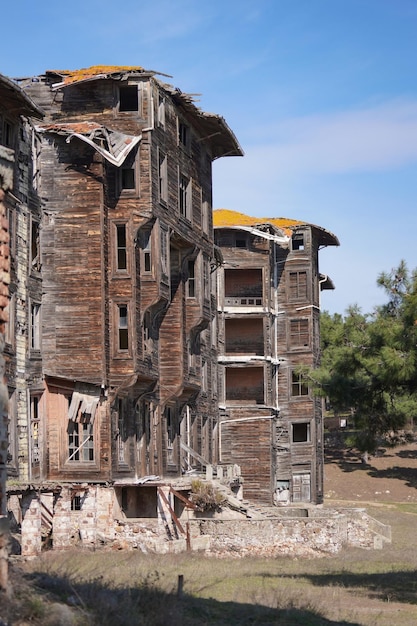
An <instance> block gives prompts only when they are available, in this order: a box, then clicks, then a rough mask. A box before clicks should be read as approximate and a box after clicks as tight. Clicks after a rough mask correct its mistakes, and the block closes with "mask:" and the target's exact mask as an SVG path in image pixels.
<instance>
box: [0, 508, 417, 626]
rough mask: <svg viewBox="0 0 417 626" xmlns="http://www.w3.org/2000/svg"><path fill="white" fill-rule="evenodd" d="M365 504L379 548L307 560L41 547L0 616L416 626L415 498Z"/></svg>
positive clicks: (18, 569) (60, 624)
mask: <svg viewBox="0 0 417 626" xmlns="http://www.w3.org/2000/svg"><path fill="white" fill-rule="evenodd" d="M344 504H346V502H344ZM356 504H357V503H356ZM367 508H368V511H369V513H370V514H371V515H374V516H375V517H377V519H379V520H380V521H382V522H384V523H387V524H390V525H391V527H392V535H393V541H392V544H391V545H388V546H386V547H385V548H384V549H383V550H359V549H348V550H344V551H343V552H341V553H340V554H338V555H336V556H331V557H321V558H317V559H307V560H306V559H300V560H297V559H290V558H284V557H282V558H278V559H248V558H245V559H239V558H236V559H214V558H206V557H204V556H201V555H199V554H193V555H186V554H182V555H170V556H159V555H145V554H141V553H137V552H122V551H120V552H108V551H101V552H99V551H97V552H76V551H71V552H52V551H51V552H46V553H45V554H44V555H43V556H42V557H41V558H39V559H36V560H34V561H29V562H26V563H19V564H12V572H11V573H12V580H13V584H14V596H13V598H12V599H10V598H9V599H6V598H5V597H3V598H1V601H0V618H1V620H3V623H5V624H10V625H13V626H15V625H16V626H17V625H19V626H23V624H42V626H70V625H72V624H73V625H78V626H81V625H87V624H92V625H97V626H98V625H100V626H110V625H112V626H115V625H120V626H131V625H132V626H133V625H135V626H137V625H148V626H157V625H160V626H162V625H164V626H165V625H166V626H177V625H178V626H179V625H184V626H188V625H199V626H200V625H219V626H220V625H224V626H232V625H234V624H236V625H239V626H246V625H255V624H256V625H266V626H267V625H269V624H271V625H272V624H279V625H280V626H294V625H300V626H301V625H302V626H322V625H326V626H329V625H332V624H344V625H350V626H356V625H366V626H413V625H414V624H417V550H416V547H415V537H416V524H417V505H416V504H407V505H403V504H395V503H390V504H387V503H384V504H380V505H373V506H368V507H367ZM179 576H181V577H182V581H183V587H182V593H178V589H179V584H178V583H179ZM0 624H1V621H0Z"/></svg>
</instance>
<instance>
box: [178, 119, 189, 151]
mask: <svg viewBox="0 0 417 626" xmlns="http://www.w3.org/2000/svg"><path fill="white" fill-rule="evenodd" d="M178 140H179V142H180V144H181V145H183V146H185V147H188V144H189V141H190V129H189V128H188V126H187V125H186V124H183V123H182V122H180V123H179V125H178Z"/></svg>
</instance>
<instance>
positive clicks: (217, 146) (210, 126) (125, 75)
mask: <svg viewBox="0 0 417 626" xmlns="http://www.w3.org/2000/svg"><path fill="white" fill-rule="evenodd" d="M156 74H158V75H160V76H168V75H167V74H162V72H157V71H155V70H146V69H144V68H143V67H141V66H139V65H136V66H134V65H132V66H129V65H121V66H118V65H93V66H91V67H87V68H83V69H79V70H47V71H46V72H45V77H46V78H49V79H51V80H53V79H55V78H57V79H59V80H57V82H53V83H52V89H54V90H58V89H64V88H68V87H71V86H72V85H78V84H80V83H85V82H89V81H96V80H108V79H111V80H128V79H129V78H132V77H135V76H136V77H137V76H142V77H145V76H153V77H154V76H155V75H156ZM155 81H156V82H157V83H158V84H159V86H160V87H161V88H162V89H163V90H164V91H165V92H166V93H167V94H168V95H169V96H170V97H171V99H172V101H173V102H174V103H175V105H176V106H178V107H179V108H180V109H182V112H183V114H184V117H185V118H187V119H188V120H189V121H190V124H192V126H193V127H194V128H195V129H196V131H197V132H198V133H199V134H200V136H201V138H202V140H205V141H206V142H207V143H208V144H209V145H210V146H211V151H212V155H213V159H217V158H219V157H224V156H243V150H242V148H241V146H240V144H239V142H238V140H237V138H236V136H235V135H234V133H233V131H232V130H231V129H230V128H229V126H228V124H227V123H226V121H225V119H224V118H223V117H222V116H221V115H217V114H215V113H206V112H204V111H202V110H201V109H200V108H199V107H197V106H196V104H195V94H194V95H191V94H186V93H183V92H182V91H181V90H180V89H178V88H176V87H173V86H172V85H169V84H167V83H165V82H162V81H161V80H158V79H156V78H155Z"/></svg>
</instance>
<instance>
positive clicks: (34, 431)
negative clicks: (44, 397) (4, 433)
mask: <svg viewBox="0 0 417 626" xmlns="http://www.w3.org/2000/svg"><path fill="white" fill-rule="evenodd" d="M30 421H31V442H30V443H31V462H32V466H34V465H39V460H40V449H39V422H40V420H39V397H38V396H31V398H30Z"/></svg>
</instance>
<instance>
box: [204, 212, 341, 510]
mask: <svg viewBox="0 0 417 626" xmlns="http://www.w3.org/2000/svg"><path fill="white" fill-rule="evenodd" d="M214 227H215V242H216V244H217V245H218V246H219V247H220V249H221V252H222V255H223V258H224V264H223V265H222V267H221V268H219V270H218V281H219V284H218V314H219V318H218V324H219V389H220V393H219V395H220V409H221V413H220V420H221V421H220V428H219V430H220V441H219V447H220V460H221V461H222V462H224V463H230V462H235V463H238V464H239V465H240V466H241V468H242V476H243V478H244V493H245V497H247V498H248V499H250V500H257V501H260V502H263V503H266V504H272V502H273V501H275V503H276V504H284V503H288V502H290V501H291V502H313V503H320V502H321V501H322V498H323V424H322V417H321V404H320V401H319V400H318V399H316V398H314V397H313V395H312V394H311V392H310V390H309V389H308V387H307V386H306V385H305V384H304V383H303V382H302V380H301V378H300V376H299V374H298V373H297V367H299V366H301V365H308V366H315V365H317V364H318V359H319V350H320V343H319V340H320V337H319V315H320V289H323V288H332V284H331V281H329V279H328V278H326V277H325V276H322V275H321V274H320V273H319V266H318V251H319V248H321V247H322V246H328V245H338V240H337V238H336V237H335V236H334V235H332V234H331V233H329V232H327V231H325V230H324V229H322V228H320V227H317V226H313V225H311V224H305V223H302V222H297V221H295V220H288V219H283V218H279V219H274V218H271V219H259V218H258V219H257V218H251V217H248V216H246V215H242V214H240V213H236V212H233V211H225V210H218V211H214Z"/></svg>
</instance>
